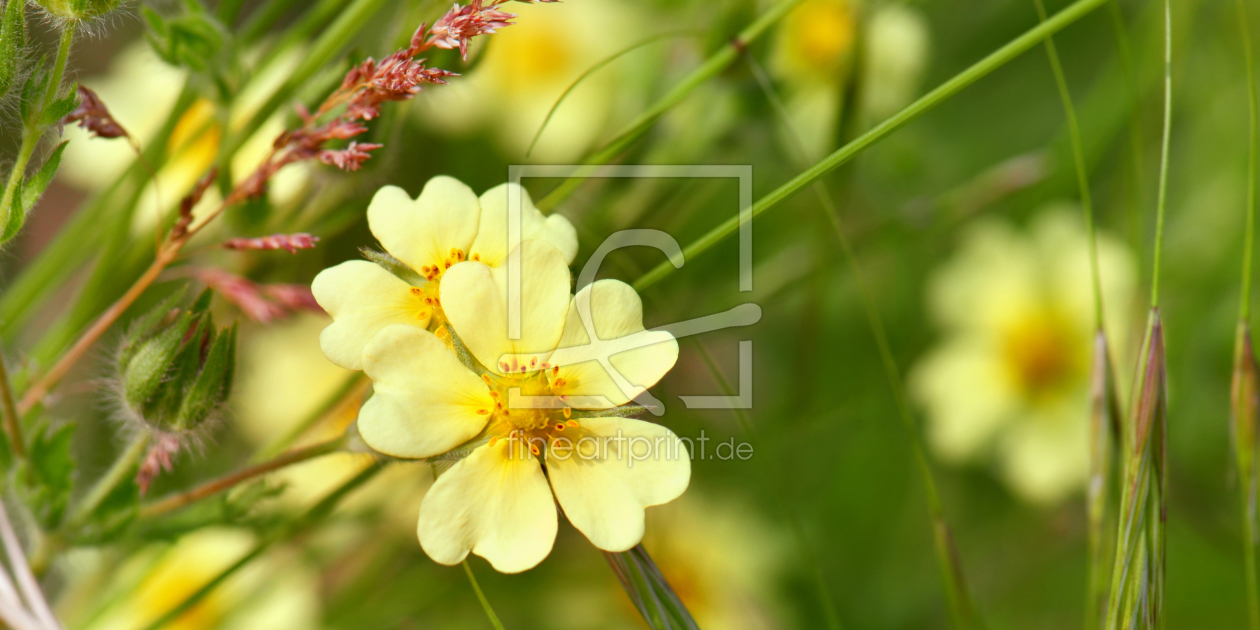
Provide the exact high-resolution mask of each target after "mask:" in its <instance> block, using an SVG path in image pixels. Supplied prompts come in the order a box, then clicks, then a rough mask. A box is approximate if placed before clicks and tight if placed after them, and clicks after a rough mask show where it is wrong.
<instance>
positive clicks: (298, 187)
mask: <svg viewBox="0 0 1260 630" xmlns="http://www.w3.org/2000/svg"><path fill="white" fill-rule="evenodd" d="M301 59H302V52H301V50H299V49H291V50H289V51H288V52H287V53H285V54H281V55H279V56H277V57H276V58H275V60H274V61H273V62H272V63H269V64H267V65H266V66H265V67H264V68H261V69H260V70H261V71H260V72H259V73H258V74H256V75H255V76H253V77H251V79H250V80H249V81H248V82H247V83H246V84H245V86H244V87H243V88H242V89H241V93H240V94H239V95H238V97H237V99H236V101H235V103H234V105H233V107H232V111H231V112H230V113H229V114H228V119H229V121H228V128H229V129H233V130H236V129H239V128H241V127H243V126H244V125H245V123H246V122H248V120H249V119H250V118H251V117H252V116H253V115H254V113H255V112H256V111H257V110H258V108H259V107H261V106H262V104H263V102H264V101H265V100H266V99H267V98H268V97H269V96H270V94H271V92H273V91H274V90H275V89H276V88H278V87H279V86H280V84H281V83H282V82H283V81H284V80H285V78H286V77H287V76H288V74H289V73H290V72H291V71H292V69H293V68H294V67H296V65H297V64H298V63H299V62H300V61H301ZM185 75H186V73H185V71H183V70H178V69H176V68H174V67H172V66H170V65H167V64H166V63H165V62H163V61H162V60H161V59H159V58H158V57H157V55H156V54H155V53H154V52H153V50H152V48H151V47H150V46H149V45H148V44H147V43H145V42H138V43H137V44H134V45H132V46H130V47H128V48H127V49H125V50H123V51H122V52H121V53H119V54H118V56H117V57H116V58H115V59H114V60H113V63H112V64H111V67H110V70H109V72H108V73H107V74H105V75H103V76H99V77H86V78H85V79H84V80H83V84H84V85H87V86H88V87H91V88H92V89H93V90H94V91H95V92H96V93H97V94H98V95H99V96H100V97H101V100H102V101H104V103H105V105H106V106H107V107H108V108H109V110H110V113H111V114H113V116H114V118H115V119H116V120H118V122H119V123H121V124H122V126H123V127H124V128H126V129H127V131H128V132H129V133H130V134H131V135H132V137H133V138H135V140H136V141H137V142H138V143H139V145H140V147H141V148H142V149H143V148H147V147H148V146H149V144H150V142H151V141H152V140H153V138H154V137H155V136H156V135H157V133H158V132H159V131H160V129H161V127H162V123H163V120H164V118H165V116H166V114H167V113H168V112H170V111H171V109H172V108H173V107H174V106H175V103H176V101H177V100H178V98H179V94H180V90H181V89H182V88H183V86H184V83H185ZM285 115H286V112H280V113H278V114H276V115H275V116H273V117H271V118H270V119H269V120H268V121H267V122H266V123H264V124H263V125H262V127H261V128H260V129H259V130H258V131H257V132H256V133H255V134H254V135H253V136H251V137H250V138H249V139H248V140H247V141H246V142H245V143H244V145H242V146H241V148H240V149H239V150H238V151H237V153H236V155H235V156H234V157H233V160H232V173H233V176H234V177H235V179H236V181H238V182H239V181H240V180H242V179H244V178H245V177H247V176H248V175H249V174H250V173H251V172H252V171H253V170H254V168H255V167H257V166H258V164H259V163H260V162H261V161H262V159H263V158H264V157H265V156H266V155H267V153H268V151H270V149H271V144H272V141H273V140H274V139H275V138H276V136H278V135H279V134H280V133H281V132H282V131H284V122H283V121H284V116H285ZM65 138H66V139H67V140H69V141H70V144H69V145H68V146H67V147H66V152H65V155H64V157H63V159H62V163H61V170H60V171H59V173H58V177H62V178H64V181H66V182H68V183H70V184H71V185H73V186H75V187H78V188H81V189H83V190H85V191H100V190H103V189H105V188H107V187H108V186H109V185H110V184H112V183H114V182H115V181H117V180H118V178H119V177H120V176H121V175H122V174H123V173H124V172H125V171H126V169H127V167H128V166H129V165H130V164H131V163H132V162H133V161H134V159H135V157H136V156H135V150H134V149H133V148H132V147H131V145H130V144H128V142H127V140H125V139H114V140H108V139H104V138H93V137H90V135H89V134H88V132H87V130H85V129H83V128H81V127H79V126H77V125H76V126H67V127H66V129H65ZM222 141H223V128H222V122H221V121H220V120H219V116H218V114H217V113H216V112H215V106H214V104H213V103H211V102H210V101H209V100H208V99H205V98H199V99H197V100H196V101H194V102H193V103H192V105H191V106H189V108H188V109H187V111H185V112H184V114H183V116H181V117H180V119H179V120H178V121H177V122H176V124H175V127H174V129H173V130H172V132H171V136H170V138H169V140H168V141H167V146H166V150H167V152H168V156H167V158H166V161H165V162H164V163H163V165H162V168H161V169H160V170H159V171H158V172H157V174H156V184H155V183H154V182H150V183H149V184H148V185H147V186H146V187H145V190H144V191H143V192H142V194H141V197H140V202H139V204H138V206H137V210H136V216H135V221H134V223H133V231H134V232H136V233H137V234H141V233H145V232H148V231H151V230H152V229H153V226H154V224H155V223H156V215H155V211H154V208H155V207H159V205H160V207H161V208H162V209H163V211H164V212H166V211H169V210H170V209H171V208H173V207H174V206H175V205H176V204H178V203H179V200H180V199H181V198H182V197H183V196H184V195H185V194H186V193H187V192H188V191H189V190H190V189H191V188H192V187H193V185H194V184H195V183H196V182H197V180H198V179H200V178H201V177H202V176H203V175H205V174H206V172H207V171H208V170H209V169H210V167H211V166H212V165H213V164H214V161H215V159H216V158H217V157H218V152H219V146H220V143H221V142H222ZM308 181H309V171H308V170H307V168H306V167H305V166H304V165H302V166H297V167H290V168H287V169H284V170H283V171H281V172H280V173H278V174H277V175H276V176H275V177H274V178H273V179H272V181H271V184H270V196H271V199H272V200H273V201H274V202H276V203H285V202H288V201H292V200H293V199H295V198H296V197H297V196H298V195H299V193H300V192H301V191H302V190H303V189H304V188H305V186H306V184H307V182H308ZM218 200H219V198H218V192H217V190H215V189H214V188H211V189H210V190H209V191H207V197H206V198H205V199H203V201H202V203H201V204H200V207H205V206H213V205H214V204H216V203H217V202H218Z"/></svg>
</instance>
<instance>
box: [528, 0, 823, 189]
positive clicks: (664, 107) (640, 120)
mask: <svg viewBox="0 0 1260 630" xmlns="http://www.w3.org/2000/svg"><path fill="white" fill-rule="evenodd" d="M800 3H801V0H781V1H780V2H779V3H778V4H776V5H775V6H773V7H771V8H770V10H768V11H766V12H765V13H763V14H762V15H761V16H760V17H758V18H757V19H756V20H755V21H754V22H753V23H752V24H749V25H748V27H747V28H745V29H744V30H742V31H740V32H739V34H738V35H736V36H735V37H734V38H733V39H732V40H731V43H729V44H726V45H725V46H723V47H722V48H721V49H719V50H718V51H717V52H715V53H713V54H712V55H711V56H709V58H708V59H705V61H704V63H702V64H700V67H698V68H696V69H695V70H692V71H691V73H690V74H688V75H687V76H686V77H685V78H683V80H682V81H681V82H679V83H678V85H675V86H674V87H673V88H672V89H671V90H670V91H669V92H667V93H666V94H665V95H664V96H662V97H661V98H660V100H658V101H656V102H655V103H653V104H652V106H651V107H648V108H647V110H645V111H644V112H643V113H641V114H639V115H638V117H636V118H635V119H634V120H632V121H630V123H629V124H627V125H626V126H625V127H624V128H622V130H621V131H620V132H618V133H617V135H616V136H614V137H613V139H612V140H611V141H610V142H609V143H608V144H606V145H604V147H603V148H601V149H600V150H598V151H596V152H595V154H594V155H592V156H591V157H589V158H587V159H586V166H587V168H583V169H579V170H578V172H577V173H575V174H574V175H573V176H571V177H569V178H568V179H566V180H564V181H563V182H561V183H560V185H559V186H557V187H556V188H555V189H553V190H552V191H551V192H549V193H547V195H546V196H544V197H543V198H542V199H540V200H538V203H537V204H536V205H537V206H538V209H539V210H542V211H544V212H546V211H549V210H552V209H554V208H555V207H556V206H557V205H559V204H560V202H562V201H564V200H565V199H568V197H569V195H571V194H573V191H574V190H576V189H577V187H578V186H579V185H581V183H582V181H583V179H585V178H586V177H587V176H589V175H590V173H591V172H593V171H594V170H595V168H597V167H599V166H600V165H603V164H608V163H609V162H611V161H613V159H615V158H616V157H617V156H618V155H621V152H622V151H625V150H626V148H628V147H629V146H630V145H631V144H632V143H634V141H635V140H637V139H639V137H641V136H642V135H643V134H645V133H647V131H648V130H649V129H651V128H652V127H653V126H654V125H655V124H656V121H658V120H660V119H661V117H662V116H664V115H665V114H666V113H667V112H669V110H671V109H673V108H674V106H675V105H677V104H679V103H681V102H682V101H683V100H684V99H686V98H687V97H688V96H689V95H691V93H692V91H694V90H695V89H696V88H698V87H700V86H701V85H703V84H705V83H707V82H708V81H709V80H710V79H712V78H713V77H716V76H717V75H718V74H720V73H721V72H722V71H723V70H725V69H726V68H727V66H730V65H731V64H732V63H734V62H735V61H736V60H737V59H738V58H739V55H740V54H741V53H742V52H743V51H744V50H746V49H747V47H748V45H749V44H751V43H753V42H754V41H756V40H757V39H758V38H759V37H761V35H762V34H763V33H765V32H766V31H768V30H770V27H771V26H774V25H775V24H776V23H778V22H779V21H780V20H782V19H783V18H784V17H786V16H787V15H788V14H789V13H791V12H792V9H795V8H796V7H797V5H799V4H800Z"/></svg>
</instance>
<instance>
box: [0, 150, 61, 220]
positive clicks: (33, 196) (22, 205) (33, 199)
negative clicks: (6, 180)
mask: <svg viewBox="0 0 1260 630" xmlns="http://www.w3.org/2000/svg"><path fill="white" fill-rule="evenodd" d="M69 142H70V141H69V140H66V141H65V142H62V143H61V144H59V145H57V148H56V149H54V150H53V152H52V155H49V156H48V159H47V160H44V164H43V165H42V166H40V167H39V171H38V172H36V173H35V175H34V176H33V177H31V178H30V179H28V180H26V182H25V183H22V182H19V189H18V190H15V191H14V194H13V200H14V202H15V203H17V204H18V205H17V207H15V208H14V212H12V213H10V214H9V220H8V222H7V223H5V225H4V231H3V233H0V243H7V242H8V241H9V240H10V239H12V238H13V237H14V236H17V233H18V231H19V230H21V229H22V226H23V225H25V224H26V216H27V215H28V214H30V211H31V210H32V209H34V208H35V204H37V203H39V198H40V197H42V196H43V195H44V191H45V190H47V189H48V184H50V183H51V182H52V179H53V176H54V175H56V174H57V168H58V167H59V166H60V165H61V154H62V153H64V152H65V150H66V144H68V143H69Z"/></svg>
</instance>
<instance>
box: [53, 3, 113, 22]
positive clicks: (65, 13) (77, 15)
mask: <svg viewBox="0 0 1260 630" xmlns="http://www.w3.org/2000/svg"><path fill="white" fill-rule="evenodd" d="M35 1H36V2H37V3H38V4H39V6H41V7H44V10H45V11H48V12H49V13H51V14H53V15H55V16H57V17H59V18H62V19H65V20H75V21H78V20H90V19H92V18H96V17H100V16H102V15H105V14H106V13H109V12H110V11H113V10H114V9H117V8H118V5H120V4H122V0H35Z"/></svg>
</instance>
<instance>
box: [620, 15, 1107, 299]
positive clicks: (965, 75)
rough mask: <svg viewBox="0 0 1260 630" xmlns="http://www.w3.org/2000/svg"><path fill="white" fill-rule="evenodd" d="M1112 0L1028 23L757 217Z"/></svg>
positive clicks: (714, 234) (702, 241) (640, 284)
mask: <svg viewBox="0 0 1260 630" xmlns="http://www.w3.org/2000/svg"><path fill="white" fill-rule="evenodd" d="M1107 1H1108V0H1076V2H1074V3H1072V4H1071V5H1069V6H1067V7H1065V8H1064V9H1063V10H1062V11H1059V12H1058V13H1056V14H1054V16H1053V17H1051V18H1050V19H1048V20H1046V21H1044V22H1041V23H1040V24H1038V25H1037V26H1035V27H1033V28H1031V29H1029V30H1028V31H1026V32H1025V33H1024V34H1023V35H1020V36H1019V37H1016V38H1015V39H1013V40H1011V41H1010V42H1009V43H1007V44H1006V45H1005V46H1003V47H1001V48H999V49H998V50H996V51H994V52H992V53H990V54H989V55H988V56H986V57H985V58H983V59H981V60H980V61H977V62H976V63H975V64H973V65H971V67H969V68H967V69H966V70H963V71H962V72H960V73H958V74H956V75H954V76H953V78H951V79H949V80H947V81H945V82H944V83H942V84H941V85H939V86H937V87H936V89H934V90H932V91H931V92H928V93H927V94H926V95H924V96H923V97H921V98H920V99H919V100H917V101H915V102H913V103H911V104H910V105H909V106H907V107H906V108H905V109H903V110H901V111H900V112H898V113H896V114H894V115H892V116H891V117H889V118H888V119H887V120H885V121H884V122H882V123H880V124H878V125H876V126H875V127H873V128H872V129H871V130H870V131H867V132H866V133H864V134H862V135H861V136H859V137H857V138H856V139H854V140H853V141H852V142H849V143H848V144H846V145H844V146H843V147H840V148H839V149H837V150H836V151H835V152H834V153H832V154H831V155H829V156H827V157H825V158H823V159H822V160H821V161H819V162H818V163H816V164H814V165H813V166H811V167H810V168H808V169H806V170H805V171H804V172H802V173H801V174H799V175H797V176H796V177H794V178H792V179H791V180H790V181H788V182H787V183H785V184H783V185H782V186H780V187H778V188H777V189H775V190H774V191H773V192H771V193H770V194H768V195H766V196H764V197H762V198H761V199H759V200H757V202H756V203H754V204H753V207H752V216H753V218H756V217H758V216H761V215H762V214H764V213H766V212H768V211H769V210H771V209H774V208H776V207H778V206H779V205H780V204H782V203H783V202H784V201H787V200H788V199H790V198H792V197H793V196H795V195H796V194H797V193H799V192H800V191H802V190H804V189H805V188H806V187H807V186H809V185H810V184H813V183H814V182H815V181H817V180H818V179H819V178H820V177H822V176H823V175H826V174H827V173H829V172H831V171H832V170H834V169H835V168H837V167H839V166H840V165H842V164H845V163H846V162H848V161H849V160H852V159H853V158H854V157H856V156H857V155H858V154H860V153H862V152H863V151H865V150H866V149H868V148H870V147H871V146H873V145H875V144H876V143H878V142H879V141H880V140H883V139H884V138H885V137H887V136H889V135H891V134H892V133H893V132H894V131H896V130H898V129H900V128H902V127H904V126H905V125H906V124H908V123H910V122H911V121H913V120H915V119H917V118H918V117H920V116H922V115H923V114H925V113H927V112H929V111H931V110H932V109H933V108H935V107H936V106H937V105H940V104H941V103H943V102H945V101H947V100H949V99H950V98H951V97H953V96H954V95H955V94H957V93H958V92H961V91H962V90H963V89H964V88H966V87H968V86H970V85H971V84H973V83H975V82H976V81H979V80H980V79H981V78H983V77H985V76H987V75H988V74H989V73H991V72H993V71H994V70H997V69H998V68H1000V67H1002V66H1004V65H1006V64H1007V63H1008V62H1010V61H1011V60H1013V59H1015V58H1016V57H1018V56H1020V55H1021V54H1023V53H1024V52H1027V51H1028V49H1030V48H1032V47H1033V46H1036V45H1037V44H1039V43H1041V42H1042V41H1043V40H1045V39H1046V38H1047V37H1050V36H1051V35H1053V34H1055V33H1057V32H1059V31H1060V30H1062V29H1063V28H1064V27H1066V26H1068V25H1069V24H1072V23H1073V22H1075V21H1077V20H1079V19H1081V18H1082V17H1084V16H1086V15H1088V14H1089V13H1090V12H1092V11H1093V10H1094V9H1097V8H1098V7H1099V6H1101V5H1102V4H1103V3H1104V2H1107ZM740 222H741V217H732V218H731V219H729V220H727V221H725V222H723V223H721V224H720V225H718V226H717V227H715V228H713V229H711V230H709V232H708V233H706V234H705V235H704V236H701V237H700V238H699V239H697V240H695V241H693V242H692V243H691V244H689V245H688V246H687V247H685V248H683V255H684V258H686V259H688V260H690V259H691V258H692V257H694V256H698V255H700V254H702V253H704V252H706V251H708V250H709V249H711V248H712V247H713V246H714V245H717V244H718V243H720V242H722V241H723V240H725V239H726V238H727V237H729V236H731V235H732V234H734V233H736V232H737V231H738V230H739V224H740ZM674 269H675V268H674V265H673V264H672V263H670V262H669V261H665V262H663V263H661V264H660V265H657V266H656V267H654V268H652V269H651V270H650V271H648V272H647V273H645V274H643V275H642V276H641V277H639V279H638V280H636V281H635V282H634V288H635V289H636V290H638V291H643V290H644V289H646V288H648V287H650V286H652V285H654V284H656V283H657V282H660V281H661V279H662V278H664V277H665V276H668V275H669V274H670V273H672V272H673V271H674Z"/></svg>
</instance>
